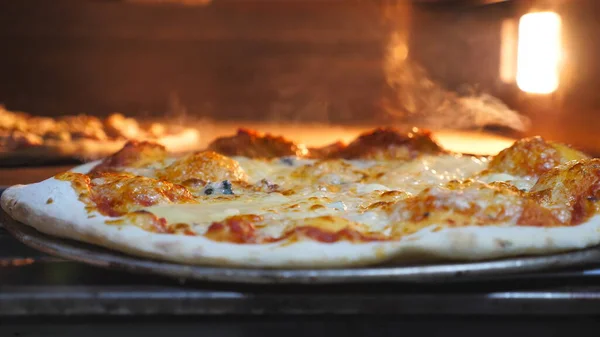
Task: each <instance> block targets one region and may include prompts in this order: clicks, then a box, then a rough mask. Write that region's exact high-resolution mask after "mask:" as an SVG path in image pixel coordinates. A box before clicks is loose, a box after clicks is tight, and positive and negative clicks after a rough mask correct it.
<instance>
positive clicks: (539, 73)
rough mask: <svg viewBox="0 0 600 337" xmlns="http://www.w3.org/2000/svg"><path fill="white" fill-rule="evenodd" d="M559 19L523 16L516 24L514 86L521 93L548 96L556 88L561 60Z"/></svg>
mask: <svg viewBox="0 0 600 337" xmlns="http://www.w3.org/2000/svg"><path fill="white" fill-rule="evenodd" d="M560 29H561V20H560V16H559V15H558V14H556V13H554V12H537V13H529V14H525V15H523V16H522V17H521V19H520V20H519V42H518V46H517V85H518V86H519V88H520V89H521V90H523V91H525V92H529V93H535V94H549V93H552V92H554V91H555V90H556V89H557V88H558V84H559V64H560V59H561V54H562V53H561V43H560Z"/></svg>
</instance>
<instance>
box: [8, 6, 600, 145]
mask: <svg viewBox="0 0 600 337" xmlns="http://www.w3.org/2000/svg"><path fill="white" fill-rule="evenodd" d="M598 7H599V6H598V2H597V1H590V0H580V1H560V0H556V1H531V0H527V1H453V0H449V1H448V0H446V1H444V0H429V1H424V0H420V1H403V0H396V1H392V0H377V1H361V0H348V1H341V0H310V1H296V0H291V1H284V0H212V1H211V0H197V1H195V0H112V1H109V0H93V1H92V0H90V1H78V0H55V1H52V2H48V1H42V0H23V1H10V0H2V1H0V45H2V46H3V48H2V53H1V55H2V56H1V57H0V60H1V62H0V73H1V74H3V76H0V102H1V103H2V104H4V106H5V107H6V108H7V109H11V110H19V111H26V112H28V113H32V114H35V115H41V116H59V115H70V114H79V113H85V114H90V115H94V116H106V115H108V114H110V113H112V112H121V113H124V114H126V115H128V116H132V117H136V118H138V119H140V120H159V121H167V122H169V123H181V124H186V125H195V126H197V127H198V128H199V129H200V130H201V132H202V134H203V139H204V140H205V141H207V142H208V141H210V140H211V139H212V138H214V137H215V136H218V135H222V134H227V133H231V132H234V130H235V129H236V128H237V127H239V126H245V127H250V128H256V129H258V130H260V131H268V132H272V133H276V134H277V133H278V134H285V135H286V136H288V137H291V138H295V140H297V141H299V142H304V143H307V144H309V145H313V144H319V143H320V144H323V143H328V142H331V141H334V140H340V139H341V140H344V141H348V140H351V139H352V138H354V137H355V136H356V135H357V133H358V132H360V131H361V130H365V129H369V128H372V127H374V126H381V125H385V126H395V127H399V128H410V127H412V126H417V127H423V128H428V129H432V130H433V131H435V132H436V135H438V138H442V139H441V141H442V142H443V143H446V144H445V145H448V146H449V147H450V148H452V149H454V148H455V149H457V150H462V149H464V148H470V149H473V148H474V147H479V148H478V149H476V150H475V152H491V153H495V152H497V151H499V149H501V148H503V147H505V146H506V145H507V144H510V142H511V141H512V140H511V138H510V137H523V136H531V135H541V136H544V137H546V138H549V139H552V140H556V141H562V142H566V143H569V144H572V145H574V146H575V147H577V148H580V149H582V150H585V151H588V152H590V153H592V154H597V153H600V143H599V142H597V141H596V140H595V133H596V132H595V131H596V126H597V125H600V124H599V123H600V118H599V117H598V116H600V114H598V113H597V112H596V110H597V108H598V107H599V106H600V99H598V95H597V94H596V90H595V88H596V85H597V82H598V81H600V80H599V79H598V76H597V75H598V74H600V66H598V64H597V63H596V62H595V60H596V55H597V54H598V46H600V41H597V40H598V38H597V37H596V34H594V32H595V28H596V26H597V22H596V20H595V15H596V13H597V12H598V11H599V10H600V9H598ZM481 134H483V135H484V136H481ZM482 137H483V138H485V139H488V138H490V137H492V140H491V141H489V142H487V143H486V144H484V145H482V142H483V141H482V140H481V139H482Z"/></svg>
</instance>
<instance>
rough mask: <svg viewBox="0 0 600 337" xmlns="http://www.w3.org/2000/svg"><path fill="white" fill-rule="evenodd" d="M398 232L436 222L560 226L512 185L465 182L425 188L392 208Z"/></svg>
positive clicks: (418, 228)
mask: <svg viewBox="0 0 600 337" xmlns="http://www.w3.org/2000/svg"><path fill="white" fill-rule="evenodd" d="M390 212H392V218H393V220H394V222H395V223H396V224H397V225H396V226H395V227H394V228H393V231H394V233H396V234H398V235H406V234H411V233H415V232H417V231H419V230H421V229H423V228H425V227H429V226H431V225H435V224H439V225H440V226H443V227H461V226H487V225H494V224H505V223H512V224H517V225H526V226H544V227H553V226H559V225H562V224H561V223H560V222H559V221H558V219H556V218H555V217H554V216H553V215H552V213H551V212H550V211H549V210H547V209H544V208H543V207H542V206H540V205H539V204H537V203H535V202H534V201H533V200H531V199H528V198H526V196H525V195H523V194H522V193H521V192H520V191H518V190H517V189H515V188H514V187H512V186H510V185H508V184H503V183H495V184H484V183H481V182H474V181H465V182H451V183H449V184H448V185H446V186H444V187H432V188H427V189H425V190H424V191H423V192H421V193H420V194H418V195H416V196H414V197H411V198H406V199H404V200H401V201H399V202H398V203H396V204H395V205H393V206H392V207H390Z"/></svg>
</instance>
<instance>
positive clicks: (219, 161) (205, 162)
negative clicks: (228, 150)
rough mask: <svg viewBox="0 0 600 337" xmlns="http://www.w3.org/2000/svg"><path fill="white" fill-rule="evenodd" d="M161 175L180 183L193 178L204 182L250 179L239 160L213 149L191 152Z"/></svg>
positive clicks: (160, 175)
mask: <svg viewBox="0 0 600 337" xmlns="http://www.w3.org/2000/svg"><path fill="white" fill-rule="evenodd" d="M159 177H160V178H161V179H165V180H168V181H171V182H174V183H178V184H179V183H184V182H185V181H187V180H191V179H194V180H201V181H204V182H216V181H223V180H229V181H247V180H248V176H247V175H246V172H244V170H243V169H242V168H241V166H240V164H239V163H238V162H237V161H235V160H233V159H231V158H229V157H226V156H223V155H220V154H218V153H216V152H213V151H204V152H197V153H192V154H189V155H187V156H185V157H183V158H181V159H179V160H177V161H176V162H174V163H173V164H171V165H169V166H167V167H166V168H165V169H164V170H162V171H161V172H159Z"/></svg>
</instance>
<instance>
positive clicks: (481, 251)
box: [0, 163, 600, 268]
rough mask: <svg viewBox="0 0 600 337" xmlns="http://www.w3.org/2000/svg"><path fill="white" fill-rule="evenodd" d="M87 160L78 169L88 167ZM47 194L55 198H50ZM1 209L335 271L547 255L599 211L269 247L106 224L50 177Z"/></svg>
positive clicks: (83, 237)
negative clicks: (577, 218)
mask: <svg viewBox="0 0 600 337" xmlns="http://www.w3.org/2000/svg"><path fill="white" fill-rule="evenodd" d="M94 165H95V164H94V163H90V164H87V165H85V166H83V167H79V168H77V169H76V170H77V171H79V172H86V171H87V170H89V168H91V167H93V166H94ZM49 199H51V200H52V202H50V203H48V200H49ZM0 204H1V206H2V208H3V209H4V210H5V211H6V212H7V213H8V214H9V215H10V216H11V217H12V218H14V219H15V220H18V221H20V222H22V223H25V224H27V225H30V226H32V227H34V228H35V229H37V230H39V231H40V232H43V233H46V234H50V235H55V236H59V237H63V238H70V239H74V240H78V241H83V242H87V243H91V244H95V245H98V246H103V247H106V248H109V249H114V250H117V251H121V252H124V253H129V254H132V255H137V256H142V257H147V258H154V259H159V260H165V261H171V262H177V263H185V264H197V265H212V266H237V267H264V268H332V267H352V266H365V265H373V264H381V263H386V262H388V263H406V262H410V263H415V262H428V261H440V260H464V261H475V260H485V259H494V258H502V257H511V256H520V255H540V254H552V253H559V252H564V251H569V250H576V249H583V248H586V247H590V246H593V245H596V244H598V243H600V216H594V217H592V218H590V219H589V220H588V221H587V222H585V223H584V224H581V225H577V226H573V227H553V228H540V227H523V226H519V227H509V226H508V225H507V226H485V227H462V228H446V229H442V230H439V231H433V228H435V227H436V226H431V227H428V228H425V229H423V230H421V231H419V232H417V233H414V234H412V235H408V236H405V237H403V238H402V240H399V241H394V242H367V243H350V242H345V241H341V242H336V243H321V242H316V241H308V240H306V241H298V242H292V243H289V242H280V243H271V244H233V243H226V242H216V241H212V240H209V239H206V238H205V237H203V236H180V235H173V234H159V233H152V232H147V231H144V230H142V229H140V228H138V227H135V226H132V225H107V224H105V221H106V220H109V219H110V220H114V219H115V218H107V217H104V216H102V215H100V214H97V213H95V214H92V215H93V217H90V214H88V213H87V212H86V211H85V205H84V204H83V203H82V202H81V201H79V200H78V197H77V194H76V192H75V190H74V189H73V188H72V187H71V183H69V182H67V181H60V180H57V179H54V178H50V179H47V180H45V181H42V182H40V183H36V184H31V185H19V186H14V187H11V188H9V189H7V190H6V191H5V192H4V193H3V194H2V197H1V199H0Z"/></svg>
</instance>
